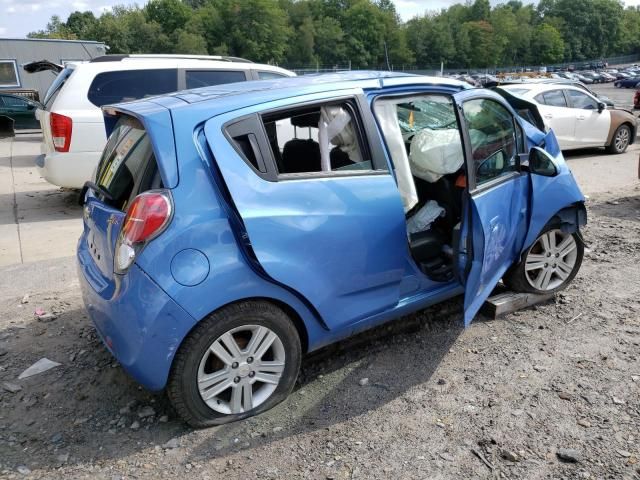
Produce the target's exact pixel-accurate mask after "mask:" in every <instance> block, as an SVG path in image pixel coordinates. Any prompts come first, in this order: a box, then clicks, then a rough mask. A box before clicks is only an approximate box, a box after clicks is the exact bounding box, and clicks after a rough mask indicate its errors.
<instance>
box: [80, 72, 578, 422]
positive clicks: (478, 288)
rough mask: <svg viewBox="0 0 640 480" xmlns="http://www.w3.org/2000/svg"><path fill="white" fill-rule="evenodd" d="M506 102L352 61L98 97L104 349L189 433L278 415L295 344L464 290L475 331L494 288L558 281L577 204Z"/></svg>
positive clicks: (91, 228) (313, 344)
mask: <svg viewBox="0 0 640 480" xmlns="http://www.w3.org/2000/svg"><path fill="white" fill-rule="evenodd" d="M505 97H507V98H510V100H511V101H513V102H514V103H515V104H516V108H517V109H518V111H519V112H520V113H521V115H523V116H527V117H528V118H531V119H532V121H534V122H535V123H536V125H537V126H534V125H532V124H531V123H529V122H527V121H525V120H524V119H523V117H522V116H518V114H516V112H515V111H514V109H513V108H512V107H511V106H510V104H509V103H508V102H507V100H506V99H505ZM505 97H503V96H501V95H498V94H497V93H495V92H493V91H490V90H484V89H478V88H468V86H467V85H466V84H464V83H462V82H458V81H454V80H449V79H444V78H435V77H419V76H412V75H406V74H400V73H395V72H346V73H341V74H327V75H321V76H316V75H310V76H304V77H299V78H289V79H284V80H280V81H263V82H256V83H253V84H241V83H236V84H232V85H221V86H217V87H215V88H208V89H200V90H197V91H185V92H179V93H176V94H173V95H171V96H163V97H156V98H154V99H153V100H152V101H151V100H139V101H136V102H131V103H127V104H119V105H114V106H105V107H104V111H105V124H106V125H107V128H108V131H109V132H110V133H111V136H110V138H109V142H108V144H107V146H106V148H105V150H104V153H103V156H102V159H101V161H100V165H99V167H98V170H97V174H96V176H95V177H94V180H93V182H89V183H88V184H87V186H86V191H85V193H84V194H83V197H82V198H83V200H84V207H83V208H84V230H83V233H82V235H81V238H80V240H79V243H78V250H77V261H78V269H79V277H80V283H81V288H82V294H83V298H84V302H85V305H86V306H87V310H88V312H89V315H90V316H91V318H92V319H93V321H94V323H95V325H96V327H97V331H98V332H99V334H100V336H101V338H102V339H103V341H104V343H105V344H106V346H107V347H108V348H109V349H110V350H111V352H113V354H114V355H115V356H116V357H117V358H118V360H119V361H120V363H121V365H122V366H123V367H124V368H125V369H126V370H127V371H128V372H129V373H130V374H131V375H132V376H133V377H134V378H135V379H137V380H138V381H139V382H140V383H142V384H143V385H144V386H146V387H147V388H149V389H152V390H160V389H163V388H166V391H167V393H168V396H169V398H170V399H171V401H172V402H173V405H174V406H175V408H176V410H177V411H178V412H179V414H180V415H181V416H182V417H183V418H184V419H185V420H186V421H187V422H189V423H190V424H191V425H193V426H196V427H202V426H210V425H217V424H221V423H225V422H229V421H233V420H238V419H242V418H246V417H249V416H251V415H255V414H257V413H260V412H263V411H265V410H267V409H269V408H271V407H273V406H274V405H275V404H277V403H278V402H280V401H282V400H283V399H284V398H285V397H286V396H287V394H288V393H289V392H290V391H291V389H292V388H293V386H294V384H295V381H296V377H297V375H298V368H299V365H300V359H301V355H302V354H305V353H307V352H310V351H313V350H316V349H318V348H320V347H322V346H324V345H327V344H330V343H332V342H336V341H338V340H340V339H343V338H346V337H349V336H351V335H354V334H355V333H357V332H360V331H363V330H365V329H368V328H371V327H373V326H376V325H379V324H381V323H383V322H387V321H389V320H391V319H394V318H397V317H400V316H402V315H405V314H407V313H409V312H413V311H416V310H420V309H422V308H424V307H426V306H428V305H431V304H435V303H437V302H441V301H443V300H444V299H446V298H450V297H453V296H457V295H464V321H465V323H466V324H467V325H468V324H469V322H470V321H471V320H472V318H473V317H474V316H475V315H476V313H477V312H478V309H479V308H480V306H481V305H482V304H483V302H484V301H485V299H486V298H487V297H488V295H489V294H490V293H491V291H492V290H493V289H494V287H495V285H496V284H497V282H498V281H499V280H500V279H501V278H503V279H504V282H505V283H506V284H507V285H508V286H510V287H511V288H513V289H516V290H518V291H526V292H536V293H541V292H544V293H548V292H555V291H557V290H559V289H562V288H564V287H565V286H566V285H567V284H568V283H569V282H570V281H571V280H572V279H573V277H574V276H575V275H576V273H577V271H578V269H579V267H580V264H581V261H582V256H583V251H584V249H583V244H582V241H581V237H580V234H579V228H580V227H581V226H582V225H584V224H585V222H586V213H585V208H584V197H583V195H582V194H581V193H580V190H579V188H578V186H577V185H576V183H575V180H574V179H573V176H572V175H571V172H570V171H569V168H568V167H567V165H566V164H565V162H564V160H563V158H562V154H561V153H560V150H559V147H558V144H557V141H556V140H555V137H554V134H553V132H549V133H546V134H545V133H544V132H543V131H541V130H540V129H539V128H544V124H543V123H542V119H541V117H540V115H539V113H538V112H537V109H536V106H535V105H534V104H532V103H530V102H526V101H524V100H522V99H519V98H517V97H514V96H511V95H508V94H505ZM527 110H528V112H529V114H528V115H525V113H524V112H525V111H527ZM458 112H459V115H458ZM543 145H544V148H543V147H542V146H543ZM523 180H524V181H523ZM505 198H508V199H509V201H508V202H505V201H504V199H505Z"/></svg>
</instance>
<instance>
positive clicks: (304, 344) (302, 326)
mask: <svg viewBox="0 0 640 480" xmlns="http://www.w3.org/2000/svg"><path fill="white" fill-rule="evenodd" d="M248 302H267V303H270V304H272V305H274V306H276V307H277V308H279V309H280V310H282V311H283V312H284V313H286V314H287V316H288V317H289V318H290V319H291V323H293V326H294V327H295V329H296V331H297V332H298V337H299V338H300V346H301V348H302V353H303V354H304V353H307V351H308V349H309V325H307V323H306V322H305V321H304V319H303V316H302V315H301V314H300V312H298V310H296V309H295V308H294V307H293V306H291V305H289V304H288V303H287V302H285V301H284V300H282V299H278V298H275V297H267V296H253V297H245V298H239V299H235V300H233V301H230V302H227V303H225V304H222V305H219V306H217V307H216V308H214V309H213V310H212V311H210V312H208V313H207V314H205V315H203V316H202V317H201V318H200V319H198V321H197V322H195V323H194V324H193V325H192V326H191V328H190V329H189V331H187V332H186V334H185V335H184V336H183V337H182V340H181V341H180V344H179V345H178V347H177V349H176V351H177V350H178V349H180V347H181V346H182V345H183V344H184V341H185V339H186V338H187V337H189V335H191V332H193V331H194V330H195V329H196V328H197V327H198V325H200V324H201V323H202V321H203V320H205V319H206V318H208V317H210V316H211V315H213V314H215V313H216V312H219V311H220V310H223V309H225V308H228V307H230V306H231V305H237V304H240V303H248ZM174 360H175V355H174V358H173V359H172V360H171V363H172V364H173V362H174Z"/></svg>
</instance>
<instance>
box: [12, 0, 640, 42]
mask: <svg viewBox="0 0 640 480" xmlns="http://www.w3.org/2000/svg"><path fill="white" fill-rule="evenodd" d="M505 1H506V0H505ZM135 3H138V4H144V3H146V2H145V0H138V1H137V2H136V1H135V0H0V38H2V37H4V38H23V37H25V36H26V34H27V33H29V32H32V31H35V30H42V29H44V28H45V27H46V26H47V22H48V21H49V19H50V18H51V16H52V15H59V16H60V18H62V19H63V20H66V19H67V17H68V16H69V14H70V13H71V12H73V11H75V10H80V11H85V10H91V11H92V12H93V13H95V14H96V15H99V14H100V13H102V12H104V11H105V10H108V9H109V8H111V6H113V5H122V4H125V5H133V4H135ZM394 3H395V4H396V9H397V10H398V13H399V14H400V16H401V17H402V19H403V20H409V19H410V18H412V17H414V16H415V15H418V14H423V13H424V12H425V11H426V10H431V11H433V10H440V9H441V8H447V7H449V6H450V5H453V4H454V3H463V2H462V1H460V0H394ZM491 3H492V4H496V3H501V2H499V1H492V2H491ZM525 3H527V2H526V0H525ZM624 3H625V5H627V6H630V5H640V0H626V1H625V2H624Z"/></svg>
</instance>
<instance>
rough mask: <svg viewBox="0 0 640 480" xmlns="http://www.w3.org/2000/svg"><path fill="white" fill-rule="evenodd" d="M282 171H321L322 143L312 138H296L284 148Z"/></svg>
mask: <svg viewBox="0 0 640 480" xmlns="http://www.w3.org/2000/svg"><path fill="white" fill-rule="evenodd" d="M282 168H283V172H282V173H303V172H320V171H322V167H321V165H320V145H319V144H318V142H316V141H315V140H312V139H310V138H309V139H300V138H294V139H292V140H289V141H288V142H287V143H285V144H284V148H283V149H282Z"/></svg>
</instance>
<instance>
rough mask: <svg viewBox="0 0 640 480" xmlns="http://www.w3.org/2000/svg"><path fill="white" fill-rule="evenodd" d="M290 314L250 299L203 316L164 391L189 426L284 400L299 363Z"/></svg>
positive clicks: (253, 412) (233, 417) (225, 420)
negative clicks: (205, 316) (204, 317)
mask: <svg viewBox="0 0 640 480" xmlns="http://www.w3.org/2000/svg"><path fill="white" fill-rule="evenodd" d="M300 358H301V346H300V338H299V336H298V332H297V330H296V328H295V326H294V325H293V323H292V322H291V319H290V318H289V317H288V316H287V314H285V313H284V312H283V311H282V310H280V309H279V308H277V307H276V306H275V305H273V304H271V303H268V302H263V301H248V302H243V303H240V304H235V305H230V306H228V307H225V308H223V309H222V310H220V311H218V312H216V313H214V314H212V315H210V316H209V317H207V318H206V319H205V320H203V321H202V322H201V323H200V324H199V325H198V326H197V327H196V328H195V329H194V330H193V331H192V332H191V333H190V334H189V336H188V337H187V338H186V339H185V341H184V342H183V344H182V345H181V347H180V349H179V350H178V353H177V354H176V357H175V359H174V363H173V367H172V370H171V374H170V378H169V382H168V386H167V394H168V396H169V399H170V400H171V403H172V404H173V406H174V408H175V409H176V411H177V412H178V414H179V415H180V416H181V417H182V418H183V419H184V420H185V421H186V422H187V423H189V424H190V425H191V426H193V427H197V428H199V427H209V426H213V425H221V424H223V423H228V422H232V421H235V420H240V419H243V418H247V417H251V416H253V415H256V414H258V413H261V412H264V411H265V410H268V409H270V408H272V407H273V406H275V405H276V404H278V403H279V402H281V401H282V400H284V399H285V398H286V397H287V395H289V393H290V392H291V390H292V389H293V386H294V384H295V381H296V378H297V376H298V370H299V368H300Z"/></svg>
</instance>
